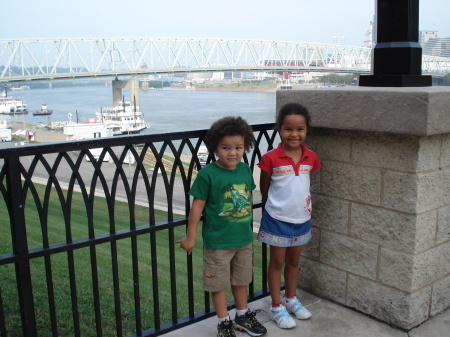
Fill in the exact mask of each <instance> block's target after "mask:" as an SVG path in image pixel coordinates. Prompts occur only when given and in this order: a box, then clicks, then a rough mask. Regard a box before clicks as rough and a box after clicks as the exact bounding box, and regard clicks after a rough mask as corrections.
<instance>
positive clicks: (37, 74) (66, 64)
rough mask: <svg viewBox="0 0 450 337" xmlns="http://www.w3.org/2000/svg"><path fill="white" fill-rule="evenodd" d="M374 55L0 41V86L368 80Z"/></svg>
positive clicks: (284, 46)
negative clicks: (195, 76) (184, 79)
mask: <svg viewBox="0 0 450 337" xmlns="http://www.w3.org/2000/svg"><path fill="white" fill-rule="evenodd" d="M370 68H371V49H370V48H366V47H352V46H346V45H337V44H320V43H305V42H288V41H264V40H237V39H207V38H61V39H11V40H0V82H24V81H34V80H41V81H42V80H55V79H75V78H92V77H112V76H137V75H149V74H171V73H172V74H174V73H190V72H216V71H226V72H229V71H244V72H246V71H249V72H254V71H256V72H333V73H359V74H368V73H370ZM422 71H423V74H430V75H433V76H437V77H440V76H444V75H446V74H447V73H449V72H450V58H443V57H434V56H423V63H422Z"/></svg>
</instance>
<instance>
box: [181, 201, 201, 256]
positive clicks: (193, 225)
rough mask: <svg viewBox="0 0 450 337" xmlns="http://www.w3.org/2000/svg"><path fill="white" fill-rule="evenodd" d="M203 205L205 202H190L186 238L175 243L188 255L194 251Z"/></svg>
mask: <svg viewBox="0 0 450 337" xmlns="http://www.w3.org/2000/svg"><path fill="white" fill-rule="evenodd" d="M205 205H206V201H204V200H201V199H197V198H194V201H193V202H192V207H191V212H190V213H189V219H188V227H187V232H186V236H185V237H184V238H182V239H181V240H178V241H176V242H175V243H179V244H180V248H183V249H184V250H185V251H186V252H187V253H188V254H191V253H192V251H193V250H194V246H195V239H196V237H197V228H198V223H199V222H200V218H201V217H202V213H203V209H204V208H205Z"/></svg>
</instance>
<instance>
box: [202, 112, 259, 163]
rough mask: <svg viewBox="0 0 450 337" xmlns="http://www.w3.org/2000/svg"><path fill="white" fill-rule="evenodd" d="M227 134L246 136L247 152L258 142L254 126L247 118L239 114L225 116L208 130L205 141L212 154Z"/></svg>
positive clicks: (245, 147) (245, 146) (245, 145)
mask: <svg viewBox="0 0 450 337" xmlns="http://www.w3.org/2000/svg"><path fill="white" fill-rule="evenodd" d="M225 136H242V137H244V149H245V151H246V152H248V151H250V149H251V148H253V146H255V143H256V140H255V137H254V136H253V130H252V127H251V126H250V125H249V124H248V123H247V121H246V120H245V119H243V118H242V117H239V116H228V117H223V118H221V119H219V120H217V121H215V122H214V123H213V124H212V125H211V128H210V129H209V130H208V131H207V132H206V135H205V139H204V141H205V145H206V147H207V148H208V152H209V154H210V155H214V153H215V151H216V149H217V146H218V145H219V142H220V140H221V139H222V138H223V137H225Z"/></svg>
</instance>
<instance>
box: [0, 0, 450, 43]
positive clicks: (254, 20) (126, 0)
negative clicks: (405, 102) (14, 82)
mask: <svg viewBox="0 0 450 337" xmlns="http://www.w3.org/2000/svg"><path fill="white" fill-rule="evenodd" d="M375 3H376V0H75V1H74V0H70V1H68V0H58V1H56V0H39V1H36V0H13V1H12V0H0V9H1V13H2V14H1V22H2V24H1V28H0V39H15V38H69V37H71V38H80V37H96V38H97V37H180V38H185V37H193V38H235V39H257V40H277V41H298V42H316V43H332V42H333V37H337V38H338V43H340V41H341V38H342V37H344V38H345V44H347V45H351V46H362V45H363V42H364V34H365V32H366V30H367V28H368V26H369V24H370V21H372V20H373V15H374V12H375ZM419 6H420V18H419V30H437V31H438V32H439V37H450V20H449V13H450V1H449V0H420V5H419Z"/></svg>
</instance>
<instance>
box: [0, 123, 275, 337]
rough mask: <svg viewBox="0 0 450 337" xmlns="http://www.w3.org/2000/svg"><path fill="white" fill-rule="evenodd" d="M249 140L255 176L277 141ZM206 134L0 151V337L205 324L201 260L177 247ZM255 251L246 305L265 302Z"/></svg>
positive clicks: (267, 129)
mask: <svg viewBox="0 0 450 337" xmlns="http://www.w3.org/2000/svg"><path fill="white" fill-rule="evenodd" d="M253 129H254V133H255V137H256V139H257V146H256V147H255V149H253V151H252V152H251V153H249V154H247V155H245V157H244V161H245V162H246V163H248V164H249V165H250V167H251V168H252V169H253V168H254V166H255V164H257V163H258V162H259V160H260V158H261V155H262V154H264V153H265V152H267V150H269V149H271V148H272V147H273V144H274V142H277V141H278V138H277V134H276V133H275V132H274V131H273V130H272V129H273V124H259V125H253ZM205 132H206V130H198V131H189V132H179V133H170V134H157V135H130V136H121V137H113V138H101V139H91V140H84V141H71V142H63V143H52V144H40V145H28V146H19V147H11V148H5V149H0V165H1V170H0V217H1V218H0V230H1V234H0V238H1V239H0V275H1V278H0V336H2V337H6V336H19V335H23V336H38V335H39V336H43V335H49V336H64V335H70V336H88V335H92V336H109V335H116V336H128V335H133V336H158V335H160V334H163V333H167V332H169V331H171V330H175V329H178V328H180V327H182V326H185V325H188V324H191V323H194V322H197V321H199V320H202V319H204V318H206V317H210V316H212V315H213V314H214V312H213V309H212V308H211V306H210V299H209V296H208V294H207V293H204V292H203V291H199V289H201V286H200V285H199V284H198V283H199V280H198V279H199V278H200V277H199V275H198V269H199V268H201V261H199V260H198V258H196V257H195V256H193V255H194V254H192V255H186V254H185V252H184V251H183V250H181V249H179V248H178V247H177V246H176V245H175V241H176V240H177V239H179V238H181V235H183V233H184V231H185V225H186V223H187V217H188V213H189V207H190V198H189V196H188V194H187V192H188V191H189V188H190V186H191V182H192V180H193V179H194V178H195V174H196V172H197V171H198V170H199V169H201V163H200V161H199V159H198V157H197V153H198V150H199V148H200V146H201V145H202V140H203V137H204V134H205ZM276 138H277V139H276ZM94 149H100V150H98V151H97V150H94ZM97 152H98V153H97ZM211 160H214V159H213V158H208V161H211ZM256 199H257V198H256ZM260 207H261V203H260V201H255V202H254V208H260ZM200 247H201V242H199V243H198V246H197V248H196V249H197V250H199V251H201V248H200ZM177 248H178V249H177ZM258 249H260V250H259V253H258V254H260V258H259V260H261V265H260V266H259V269H257V270H255V277H254V282H253V283H252V284H251V286H250V287H249V299H250V301H252V300H255V299H257V298H260V297H263V296H266V295H267V294H268V289H267V275H266V272H265V270H266V265H267V259H266V253H267V252H266V247H265V245H261V247H259V248H258ZM255 287H256V290H255ZM199 294H200V295H199ZM230 306H233V302H231V301H230Z"/></svg>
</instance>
